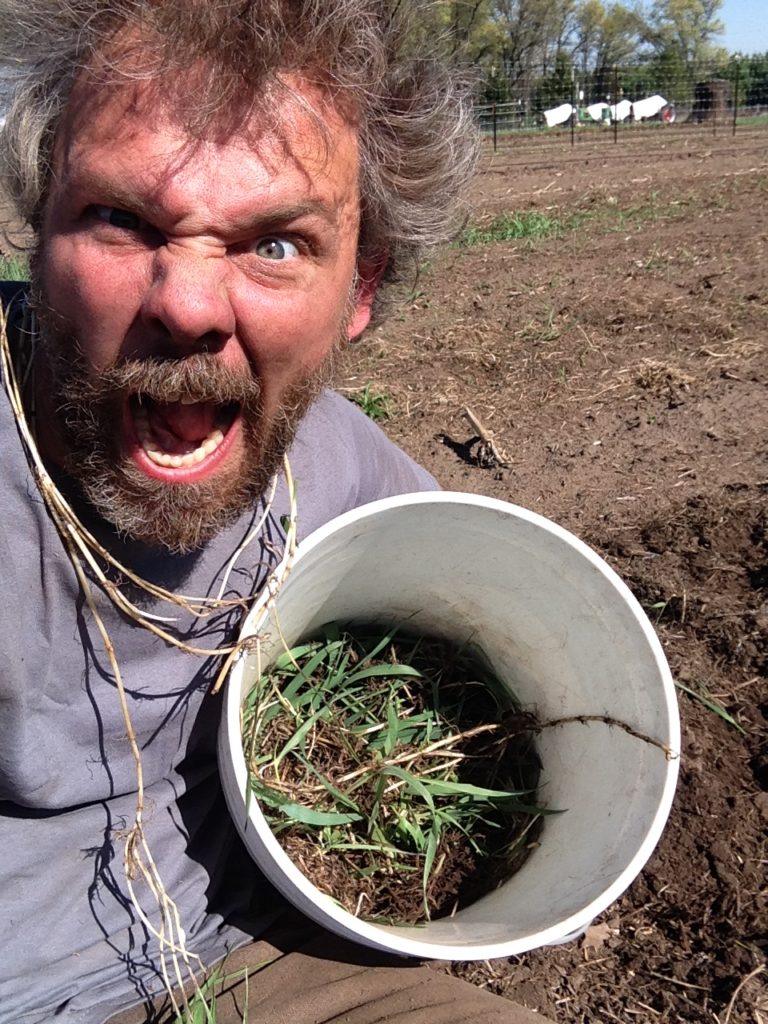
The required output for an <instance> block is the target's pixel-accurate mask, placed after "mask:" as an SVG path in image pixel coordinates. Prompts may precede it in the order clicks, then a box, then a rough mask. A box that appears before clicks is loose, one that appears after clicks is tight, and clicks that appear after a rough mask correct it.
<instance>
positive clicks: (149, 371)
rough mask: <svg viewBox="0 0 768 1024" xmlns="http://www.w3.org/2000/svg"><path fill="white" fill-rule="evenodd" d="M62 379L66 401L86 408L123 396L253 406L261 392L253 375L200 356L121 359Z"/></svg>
mask: <svg viewBox="0 0 768 1024" xmlns="http://www.w3.org/2000/svg"><path fill="white" fill-rule="evenodd" d="M67 378H68V380H67V384H66V386H65V390H66V398H67V399H68V400H69V401H72V400H77V401H82V402H89V403H90V402H100V401H104V400H105V399H109V398H111V397H113V396H115V395H116V394H117V393H118V392H128V393H129V394H132V395H136V397H137V398H138V400H139V401H141V400H142V399H150V400H152V401H155V402H178V401H183V400H186V401H191V402H211V403H214V404H217V405H226V404H230V403H233V402H236V403H238V404H239V405H241V406H253V405H256V404H258V403H259V401H260V400H261V393H262V387H261V381H260V380H259V378H258V377H257V376H256V375H255V374H253V373H250V372H248V371H243V370H236V369H234V368H233V367H231V366H226V365H224V364H223V363H222V362H221V361H220V360H219V359H218V358H217V357H216V356H214V355H211V354H209V353H204V352H200V353H193V354H192V355H188V356H183V357H161V356H150V357H147V358H145V359H136V358H124V359H121V360H119V362H117V363H114V364H113V365H112V366H108V367H106V368H105V369H104V370H102V371H100V372H99V374H98V375H93V376H88V375H86V374H76V375H74V376H73V375H72V374H71V373H69V374H67ZM73 392H76V394H75V393H73Z"/></svg>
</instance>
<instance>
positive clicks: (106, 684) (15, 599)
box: [0, 392, 436, 1024]
mask: <svg viewBox="0 0 768 1024" xmlns="http://www.w3.org/2000/svg"><path fill="white" fill-rule="evenodd" d="M0 451H2V459H3V475H4V486H3V489H2V492H0V574H1V575H2V595H3V613H2V617H1V619H0V829H1V830H2V831H1V832H0V853H1V854H2V856H0V1021H2V1022H5V1021H13V1022H19V1024H22V1022H23V1024H31V1022H43V1021H45V1022H50V1021H52V1020H56V1021H59V1020H60V1021H66V1022H75V1021H77V1022H88V1024H100V1022H101V1021H103V1020H104V1019H105V1018H106V1017H108V1016H110V1015H111V1014H112V1013H115V1012H117V1011H118V1010H120V1009H122V1008H124V1007H127V1006H129V1005H132V1004H134V1003H137V1002H140V1001H142V1000H143V999H144V998H145V996H146V995H147V994H149V993H156V992H158V991H159V990H160V988H161V985H160V982H159V978H158V974H157V967H158V965H157V962H156V956H155V954H156V951H157V943H156V940H155V939H151V938H149V937H148V935H147V932H146V931H145V929H144V927H143V926H142V925H141V924H140V923H137V921H136V915H135V912H134V909H133V906H132V904H131V902H130V900H129V898H128V895H127V891H126V884H125V878H124V874H123V864H122V858H123V837H124V832H125V830H126V829H127V828H129V827H130V825H131V823H132V822H133V816H134V808H135V792H136V771H135V765H134V761H133V758H132V756H131V752H130V749H129V745H128V741H127V739H126V734H125V726H124V723H123V719H122V716H121V713H120V708H119V705H118V695H117V692H116V689H115V683H114V680H113V678H112V675H111V672H110V668H109V664H108V662H107V659H106V657H105V655H104V650H103V645H102V643H101V640H100V638H99V635H98V633H97V630H96V627H95V624H94V622H93V620H92V617H91V615H90V613H89V611H88V609H87V607H85V605H84V601H83V595H82V593H81V591H80V589H79V586H78V583H77V580H76V578H75V575H74V572H73V569H72V567H71V565H70V562H69V561H68V558H67V556H66V554H65V552H64V549H63V545H62V542H61V540H60V538H59V536H58V534H57V532H56V530H55V528H54V526H53V524H52V523H51V521H50V519H49V517H48V514H47V512H46V509H45V505H44V504H43V502H42V500H41V497H40V495H39V493H38V491H37V489H36V487H35V484H34V482H33V479H32V477H31V474H30V472H29V469H28V466H27V462H26V459H25V456H24V454H23V451H22V448H21V445H20V442H19V438H18V435H17V432H16V427H15V423H14V421H13V416H12V414H11V411H10V408H9V406H8V402H7V399H6V396H5V394H4V392H3V393H2V395H1V397H0ZM290 462H291V466H292V469H293V472H294V475H295V478H296V480H297V486H298V509H299V535H300V537H305V536H306V535H307V534H308V533H309V532H311V531H312V530H313V529H315V528H316V527H318V526H320V525H322V524H323V523H325V522H327V521H328V520H329V519H331V518H332V517H334V516H336V515H339V514H340V513H342V512H345V511H347V510H349V509H351V508H354V507H357V506H359V505H362V504H365V503H366V502H368V501H372V500H375V499H377V498H382V497H385V496H388V495H392V494H398V493H407V492H409V491H416V490H427V489H432V488H434V487H435V486H436V485H435V483H434V480H433V479H432V478H431V477H430V476H429V474H427V473H426V472H425V471H424V470H423V469H421V468H420V467H418V466H417V465H416V464H415V463H413V462H412V461H411V460H410V459H409V458H408V457H407V456H406V455H404V454H403V452H401V451H400V450H399V449H398V448H396V447H395V446H394V445H393V444H392V443H391V442H390V441H389V440H387V438H386V437H385V436H384V435H383V434H382V433H381V431H380V430H379V429H378V428H377V427H376V426H375V425H374V424H372V423H371V422H370V420H368V419H367V418H366V417H364V416H363V415H362V414H361V413H360V412H359V411H358V410H357V409H356V408H355V407H354V406H353V405H352V404H351V403H350V402H347V401H346V400H344V399H342V398H340V397H339V396H338V395H334V394H332V393H330V392H326V393H325V394H323V395H322V396H321V398H320V399H319V400H318V401H317V402H316V403H315V405H314V406H313V407H312V409H311V410H310V412H309V413H308V415H307V416H306V418H305V420H304V422H303V424H302V425H301V427H300V429H299V432H298V435H297V438H296V441H295V443H294V445H293V447H292V450H291V452H290ZM64 485H65V486H66V482H64ZM260 511H261V510H260V509H257V510H256V512H255V514H258V513H259V512H260ZM287 511H288V509H287V495H286V488H285V486H284V483H283V482H282V481H281V482H280V485H279V487H278V491H277V495H276V498H275V502H274V505H273V508H272V512H271V514H270V516H269V519H268V522H267V524H266V526H265V528H264V531H263V533H262V536H261V539H260V541H259V543H254V545H253V546H252V547H251V548H249V549H248V551H247V553H246V554H245V555H244V556H243V557H241V558H240V560H239V562H238V564H237V568H236V570H235V571H234V572H233V573H232V575H231V577H230V586H231V588H232V589H237V591H238V592H240V593H250V592H251V591H253V589H254V588H258V587H259V586H260V584H261V582H262V580H263V576H264V571H265V569H264V566H265V564H267V563H269V562H270V560H271V559H272V558H273V557H274V555H273V551H274V549H275V548H277V549H279V548H280V546H281V543H280V542H281V539H282V529H281V527H280V517H281V516H282V515H284V514H285V513H286V512H287ZM81 512H82V515H83V516H84V517H86V518H87V524H88V526H89V527H90V528H91V529H92V530H93V531H95V532H96V533H97V535H98V536H99V537H100V538H101V539H102V540H103V541H104V542H105V543H106V544H108V546H109V547H110V549H111V550H112V551H113V552H114V553H115V554H116V555H117V557H118V558H119V559H120V560H121V561H123V562H124V564H126V565H128V566H129V567H131V568H132V569H134V570H136V571H138V572H139V573H140V574H142V575H143V576H145V577H148V578H151V579H152V580H154V581H155V582H157V583H160V584H162V585H164V586H165V587H167V588H169V589H173V590H177V591H181V592H183V593H185V594H189V595H195V596H197V595H203V594H212V593H215V592H216V590H217V589H218V582H217V581H218V580H219V579H220V575H221V571H222V567H223V566H225V565H226V563H227V562H228V560H229V557H230V555H231V553H232V552H233V551H234V549H235V548H236V547H237V545H238V543H239V541H240V540H241V538H242V537H243V535H244V534H245V532H246V531H247V529H248V527H249V525H250V523H251V522H252V518H251V516H246V517H243V519H242V520H241V521H239V522H238V523H237V524H236V525H235V526H234V527H232V528H229V529H226V530H225V531H223V532H222V533H221V534H220V535H219V536H218V537H217V538H216V539H215V540H214V541H213V542H211V543H210V544H209V545H208V546H207V547H206V548H205V549H204V550H202V551H201V552H199V553H198V554H195V555H193V556H186V557H182V556H177V557H174V556H170V555H166V554H162V555H160V554H158V553H157V552H156V551H154V552H153V551H150V550H148V549H147V548H146V547H144V546H142V545H139V544H136V543H132V542H125V543H124V542H121V541H120V540H119V538H117V537H116V536H115V535H114V533H113V531H112V530H111V529H110V527H109V526H108V525H107V524H105V523H104V522H101V521H96V520H95V519H94V517H93V515H92V513H91V512H90V510H89V509H82V510H81ZM96 595H97V598H98V605H99V609H100V612H101V614H102V615H103V617H104V619H105V622H106V624H107V627H108V629H109V633H110V635H111V638H112V640H113V642H114V645H115V648H116V652H117V658H118V663H119V665H120V667H121V670H122V673H123V678H124V681H125V686H126V689H127V691H128V694H129V699H130V713H131V718H132V721H133V725H134V728H135V731H136V734H137V737H138V741H139V745H140V748H141V751H142V760H143V766H144V778H145V786H146V812H145V822H146V833H147V836H148V839H149V843H150V845H151V848H152V851H153V854H154V857H155V859H156V861H157V863H158V866H159V869H160V874H161V877H162V879H163V881H164V883H165V886H166V888H167V890H168V892H169V894H170V895H171V896H172V898H173V899H174V900H175V902H176V904H177V905H178V907H179V911H180V915H181V920H182V923H183V925H184V927H185V929H186V935H187V945H188V947H189V949H190V950H192V951H193V952H195V953H197V954H198V955H199V956H200V957H201V958H202V960H203V962H204V963H206V964H210V963H212V962H214V961H215V960H216V959H218V958H219V957H221V956H222V955H223V954H224V953H225V952H226V951H227V949H229V948H232V947H233V946H236V945H238V944H241V943H242V942H243V941H245V939H246V938H247V936H248V935H257V934H259V932H260V931H261V930H263V928H264V927H265V926H266V925H267V924H268V923H269V921H270V920H271V919H272V918H273V917H274V916H275V914H276V912H277V911H278V909H279V907H280V897H278V896H277V895H276V894H275V892H274V891H273V890H272V889H271V888H270V887H269V885H268V884H267V883H266V881H265V880H264V879H263V877H262V876H260V875H259V873H258V871H257V869H256V868H255V867H254V866H253V865H252V863H251V862H250V860H249V859H248V856H247V854H246V853H245V851H244V849H243V847H242V846H241V844H240V841H239V839H238V838H237V837H236V835H235V832H234V829H233V826H232V824H231V822H230V820H229V816H228V813H227V810H226V807H225V804H224V798H223V796H222V793H221V789H220V787H219V781H218V775H217V770H216V735H217V727H218V720H219V715H220V709H221V696H210V694H209V693H208V690H209V687H210V684H211V680H212V678H213V676H214V674H215V670H216V667H217V664H218V662H216V661H214V659H211V658H209V659H204V658H200V657H196V656H193V655H188V654H185V653H183V652H181V651H179V650H177V649H175V648H172V647H169V646H167V645H166V644H164V643H163V642H162V641H161V640H159V639H157V638H156V637H154V636H153V635H152V634H150V633H149V632H147V631H146V630H144V629H141V628H140V627H138V626H136V625H135V624H134V623H133V622H131V621H129V620H127V619H125V618H123V617H122V616H120V615H119V613H118V612H117V611H116V610H115V608H114V607H113V605H112V604H111V603H110V602H109V601H108V600H107V598H106V597H105V596H104V595H103V594H102V593H101V591H98V590H97V591H96ZM147 610H148V611H157V612H159V613H162V614H168V613H169V611H168V606H167V605H163V606H162V607H160V608H155V607H154V606H153V605H152V604H151V603H150V604H149V605H147ZM234 622H235V620H234V618H233V617H232V616H230V618H229V621H227V616H224V615H220V616H218V617H216V618H215V619H214V620H211V619H210V618H209V619H206V620H198V621H194V620H191V619H189V620H188V621H187V620H185V619H184V618H183V616H181V617H180V623H179V625H180V628H181V631H182V632H183V633H187V635H188V639H189V640H190V641H191V642H192V643H196V644H198V645H201V646H203V645H204V646H206V647H212V646H215V645H216V644H217V643H221V642H222V641H223V639H224V638H225V636H227V635H228V630H229V632H230V633H231V630H232V629H233V628H234ZM138 888H139V892H140V894H142V896H145V895H146V894H145V893H143V892H142V889H141V886H140V885H139V887H138ZM142 903H143V904H144V906H145V908H149V907H150V906H152V905H153V904H152V902H151V900H149V899H146V898H144V899H142Z"/></svg>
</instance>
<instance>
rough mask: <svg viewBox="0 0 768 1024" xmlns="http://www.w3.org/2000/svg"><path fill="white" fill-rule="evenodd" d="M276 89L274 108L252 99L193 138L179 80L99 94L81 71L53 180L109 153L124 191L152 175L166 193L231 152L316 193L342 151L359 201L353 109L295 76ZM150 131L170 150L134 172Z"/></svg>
mask: <svg viewBox="0 0 768 1024" xmlns="http://www.w3.org/2000/svg"><path fill="white" fill-rule="evenodd" d="M273 84H274V83H273ZM277 85H279V88H273V89H271V90H270V96H269V97H268V99H269V102H266V101H265V100H264V98H262V100H260V101H259V102H258V103H256V102H255V101H254V100H250V101H248V103H247V106H246V105H245V104H246V101H245V98H244V100H243V103H244V106H243V107H242V109H240V110H239V111H237V113H236V116H235V115H234V114H233V115H232V116H228V117H226V118H224V119H218V118H217V119H214V120H211V121H210V122H209V123H208V124H207V125H206V127H205V129H204V130H201V129H198V130H197V131H192V130H191V129H190V126H189V124H188V123H187V121H186V119H185V105H179V104H177V102H176V100H175V98H174V97H175V96H176V95H178V93H179V91H180V90H182V91H183V89H182V86H180V84H179V81H178V79H176V80H175V87H174V89H173V90H172V92H171V93H170V94H169V93H168V91H167V90H165V87H164V86H165V83H164V81H163V80H160V79H158V80H150V81H141V82H133V81H125V80H123V81H112V82H110V83H109V84H108V85H107V86H106V87H102V88H99V89H94V88H93V81H92V76H91V74H90V72H88V71H84V72H83V75H82V76H81V78H80V80H79V81H78V82H77V83H76V86H75V89H74V90H73V93H72V99H71V102H70V104H69V105H68V108H67V111H66V115H65V117H64V118H63V120H62V124H61V127H60V130H59V133H58V135H57V139H56V146H55V150H54V165H55V167H56V172H57V175H56V176H57V178H58V179H59V181H60V183H65V182H66V180H67V179H68V177H69V176H70V174H71V173H72V172H73V171H80V170H81V169H82V166H81V165H82V161H83V159H84V158H85V159H86V161H87V157H88V156H90V155H95V156H97V157H98V155H99V153H101V152H108V153H109V155H110V158H112V159H115V160H116V162H117V163H118V164H119V163H121V162H124V165H125V173H126V178H127V180H126V184H128V182H129V181H130V178H131V177H132V176H133V175H135V174H139V173H141V172H144V171H148V172H149V174H150V176H151V175H153V174H156V175H157V187H158V189H162V188H164V187H166V186H168V185H169V184H171V183H172V180H173V178H174V177H176V176H177V175H180V174H181V173H182V172H183V170H184V168H185V166H187V165H188V164H189V163H190V162H191V160H192V159H193V158H195V159H199V158H201V157H202V163H203V165H204V164H205V162H206V161H208V162H209V163H210V166H211V169H212V172H215V167H216V160H217V152H218V150H219V149H220V148H222V147H227V148H230V149H231V148H234V149H240V150H242V152H243V155H244V156H255V157H256V158H257V159H258V162H259V163H261V164H262V166H263V167H264V170H265V171H266V176H267V177H268V176H269V175H273V176H274V177H278V175H279V173H280V171H281V170H282V169H284V168H285V167H286V166H290V167H291V169H292V170H294V171H295V172H297V173H298V175H299V176H302V175H303V177H304V179H305V182H304V183H305V185H306V186H307V187H308V188H311V186H312V183H313V181H314V180H315V178H316V176H318V175H319V176H323V175H329V174H330V173H333V174H334V175H336V176H337V177H338V176H339V170H340V167H339V166H338V161H337V162H334V157H335V156H336V154H337V153H338V151H339V149H340V148H342V149H344V150H345V151H349V153H350V158H349V160H348V161H347V163H346V166H345V170H346V174H345V175H344V176H343V177H344V178H345V179H346V180H345V182H344V185H345V187H348V183H349V178H350V177H351V178H352V179H353V181H352V182H351V183H349V184H353V185H354V195H353V196H350V198H357V184H358V179H359V173H358V161H359V154H358V131H357V127H358V126H357V119H356V117H355V114H354V111H352V110H351V109H350V107H349V105H348V104H344V105H343V106H342V108H341V109H340V108H339V105H338V104H337V103H336V101H335V100H334V98H333V97H331V96H330V95H329V94H328V91H327V90H326V89H324V88H322V87H320V86H317V85H316V84H313V83H308V82H306V81H304V80H302V79H300V78H297V77H296V76H286V77H285V78H284V79H281V80H279V82H278V83H277ZM187 95H189V94H188V93H187ZM153 131H155V132H158V133H161V134H162V135H163V136H164V141H165V145H163V146H162V147H158V151H157V154H156V158H155V157H153V158H150V157H149V155H148V154H146V153H144V154H143V161H142V163H141V164H139V165H136V163H135V161H134V160H133V158H132V153H131V143H132V141H133V140H135V139H138V138H139V137H142V139H143V138H146V134H147V132H149V133H152V132H153ZM117 143H119V145H116V144H117ZM153 160H154V163H155V166H154V167H153ZM350 172H351V173H350ZM340 184H341V182H340Z"/></svg>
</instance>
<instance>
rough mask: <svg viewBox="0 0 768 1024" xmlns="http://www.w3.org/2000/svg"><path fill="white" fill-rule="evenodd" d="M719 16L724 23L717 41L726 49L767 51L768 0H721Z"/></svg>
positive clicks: (749, 51) (732, 50)
mask: <svg viewBox="0 0 768 1024" xmlns="http://www.w3.org/2000/svg"><path fill="white" fill-rule="evenodd" d="M719 18H720V20H721V21H722V22H723V24H724V25H725V32H724V33H723V35H722V37H721V38H720V40H719V42H720V44H721V45H722V46H724V47H725V48H726V49H727V50H730V51H731V52H734V51H736V50H740V51H741V52H742V53H747V54H749V53H765V52H766V51H768V0H723V6H722V7H721V8H720V13H719Z"/></svg>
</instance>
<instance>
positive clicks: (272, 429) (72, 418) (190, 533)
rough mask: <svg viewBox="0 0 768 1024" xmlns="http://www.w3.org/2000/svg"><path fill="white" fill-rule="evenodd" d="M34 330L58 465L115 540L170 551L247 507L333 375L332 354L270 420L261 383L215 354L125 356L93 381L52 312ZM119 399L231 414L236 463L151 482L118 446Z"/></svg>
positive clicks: (185, 549)
mask: <svg viewBox="0 0 768 1024" xmlns="http://www.w3.org/2000/svg"><path fill="white" fill-rule="evenodd" d="M38 310H39V311H41V309H40V305H38ZM40 323H41V341H42V343H43V346H44V351H45V355H46V357H47V363H48V367H49V369H50V374H51V378H52V382H51V384H52V393H53V406H54V409H55V417H56V421H57V424H58V426H59V428H60V432H61V435H62V439H63V441H64V444H63V455H62V461H63V468H64V469H65V470H66V472H67V473H68V474H69V476H71V477H72V478H74V480H75V481H76V482H77V483H78V484H79V486H80V488H81V490H82V491H83V493H84V495H85V497H86V499H87V500H88V502H89V503H90V504H91V505H92V506H93V507H94V508H95V510H96V511H97V512H98V513H99V514H100V515H101V516H102V518H103V519H105V520H106V521H107V522H109V523H111V524H112V525H113V526H114V527H115V528H116V529H117V531H118V532H119V533H121V534H124V535H126V536H128V537H130V538H132V539H133V540H137V541H140V542H143V543H145V544H148V545H150V546H154V547H162V548H165V549H166V550H168V551H169V552H171V553H173V554H185V553H189V552H192V551H195V550H197V549H198V548H200V547H202V546H203V545H204V544H205V543H207V541H209V540H210V539H211V538H212V537H213V536H215V535H216V534H217V533H218V532H219V531H220V530H222V529H223V528H224V527H226V526H228V525H229V524H231V523H233V522H234V521H235V520H236V519H237V518H238V517H240V516H241V515H242V514H244V513H246V512H247V511H249V510H250V509H252V508H253V507H254V505H255V503H256V502H257V501H258V499H259V498H260V497H261V496H262V495H263V494H264V493H265V491H266V490H267V488H268V487H269V485H270V482H271V479H272V477H273V476H274V474H275V473H276V472H277V470H278V469H279V467H280V465H281V462H282V459H283V455H284V454H285V452H286V451H287V449H288V448H289V447H290V445H291V442H292V441H293V438H294V436H295V433H296V430H297V428H298V425H299V423H300V422H301V420H302V418H303V416H304V414H305V413H306V411H307V409H308V408H309V406H310V405H311V403H312V402H313V400H314V399H315V398H316V397H317V395H318V394H319V393H320V392H321V391H322V389H323V387H324V386H325V384H326V383H327V382H328V379H329V377H330V370H331V363H332V355H331V356H329V357H328V358H327V359H326V362H325V363H324V364H323V365H322V366H321V367H320V368H319V369H318V370H316V371H315V372H313V373H312V374H309V375H306V376H305V377H303V378H301V379H300V380H298V381H296V382H294V383H293V384H292V385H291V386H290V387H289V388H287V389H286V391H285V392H284V393H283V395H282V396H281V399H280V403H279V405H278V407H277V409H276V410H275V411H274V412H273V413H272V414H271V415H270V416H267V414H266V412H265V409H264V400H263V388H262V384H261V381H260V380H259V378H258V377H257V376H256V375H255V374H253V373H249V372H248V371H245V372H243V371H237V370H233V369H232V368H230V367H227V366H224V365H222V364H221V362H220V361H219V360H218V359H217V357H216V356H214V355H211V354H208V353H195V354H191V355H187V356H183V357H180V358H165V357H162V358H158V357H156V356H155V357H149V358H146V359H128V358H125V359H120V360H119V361H118V362H116V363H115V364H113V365H112V366H110V367H108V368H106V369H105V370H103V371H100V372H99V373H98V376H96V375H94V374H93V373H92V372H89V368H88V366H87V364H86V361H85V359H84V358H83V357H82V355H81V354H80V346H79V345H78V343H77V340H76V338H75V337H74V336H73V335H72V334H71V333H70V332H69V331H67V330H66V329H64V328H63V327H62V326H61V324H59V323H56V322H55V319H54V317H53V316H52V315H51V314H45V313H43V315H42V316H41V318H40ZM340 333H341V332H340ZM126 395H130V396H136V395H139V396H141V397H140V401H141V402H147V401H149V402H160V403H162V402H175V401H177V400H178V398H179V396H180V395H181V396H184V397H187V398H188V399H189V400H194V401H195V402H207V403H214V404H215V405H216V406H218V407H220V408H236V409H237V415H238V416H239V419H240V427H241V452H242V455H241V457H240V458H239V459H238V460H236V464H235V465H233V466H230V467H224V468H222V469H221V470H219V471H218V472H216V473H215V474H214V475H213V476H212V478H211V479H210V480H204V481H198V482H195V483H172V482H167V481H162V480H158V479H155V478H153V477H151V476H148V475H147V474H146V473H144V472H142V471H141V470H140V469H139V467H138V466H137V465H136V464H135V463H134V462H133V460H132V459H131V458H130V457H129V455H127V454H126V452H125V451H124V450H123V446H122V443H121V438H122V434H123V422H124V416H125V403H126ZM130 401H133V398H132V399H130Z"/></svg>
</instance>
